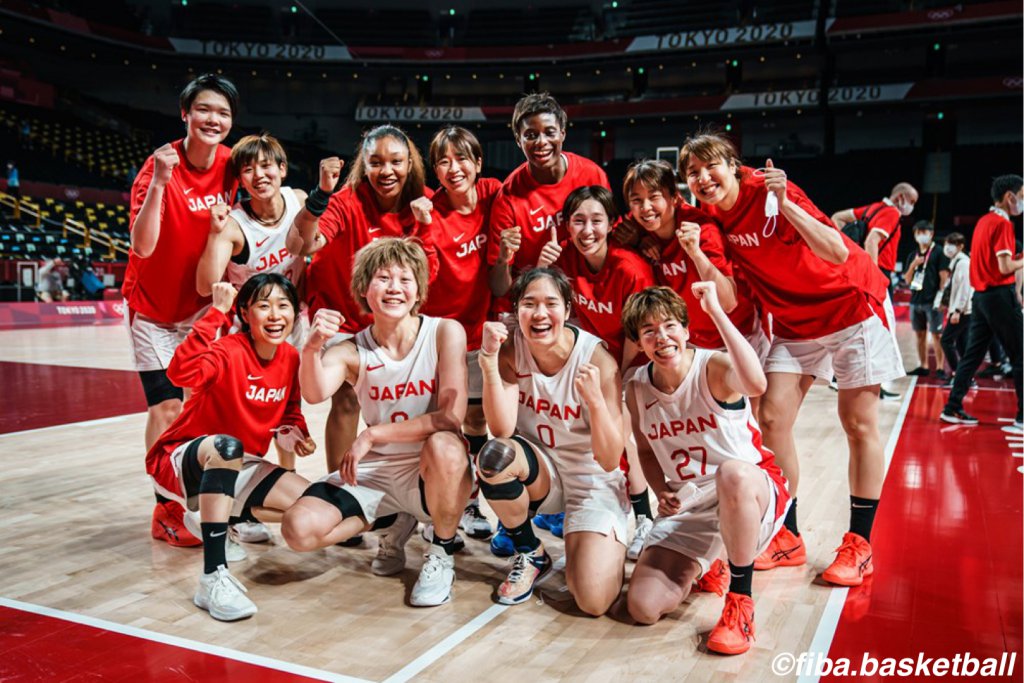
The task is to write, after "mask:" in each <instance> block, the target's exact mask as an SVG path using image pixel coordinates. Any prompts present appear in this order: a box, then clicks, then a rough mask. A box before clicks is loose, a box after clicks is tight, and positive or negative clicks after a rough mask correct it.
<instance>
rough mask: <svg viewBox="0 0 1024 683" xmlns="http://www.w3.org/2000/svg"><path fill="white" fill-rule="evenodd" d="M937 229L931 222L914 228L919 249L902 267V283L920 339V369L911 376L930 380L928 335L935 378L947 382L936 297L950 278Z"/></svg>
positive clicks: (918, 223) (912, 325) (915, 329)
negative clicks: (933, 359) (935, 238)
mask: <svg viewBox="0 0 1024 683" xmlns="http://www.w3.org/2000/svg"><path fill="white" fill-rule="evenodd" d="M934 237H935V228H933V227H932V224H931V223H929V222H928V221H918V222H917V223H915V224H914V241H915V242H916V243H917V249H916V250H915V251H913V252H911V253H910V254H909V255H908V256H907V259H906V263H905V264H904V266H903V280H904V282H906V283H907V285H908V286H909V287H910V326H911V327H912V328H913V330H914V334H916V335H917V358H918V362H919V366H918V367H917V368H915V369H913V370H908V371H907V374H908V375H916V376H917V377H927V376H928V375H929V374H931V371H930V370H929V369H928V334H929V333H930V334H931V337H932V347H933V348H934V349H935V376H936V377H938V378H939V379H940V380H942V379H946V373H945V370H944V369H943V354H942V311H941V310H939V305H938V303H939V302H938V299H937V296H936V295H937V294H938V293H939V292H940V291H941V290H942V288H943V287H945V286H946V278H948V277H949V259H948V258H946V257H945V255H944V254H943V253H942V248H941V247H939V245H937V244H936V243H935V240H934Z"/></svg>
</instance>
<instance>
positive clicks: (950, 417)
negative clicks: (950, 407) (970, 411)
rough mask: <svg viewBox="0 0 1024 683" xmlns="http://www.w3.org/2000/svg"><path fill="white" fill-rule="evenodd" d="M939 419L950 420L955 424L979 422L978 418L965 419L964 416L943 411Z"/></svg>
mask: <svg viewBox="0 0 1024 683" xmlns="http://www.w3.org/2000/svg"><path fill="white" fill-rule="evenodd" d="M939 419H940V420H942V421H943V422H948V423H949V424H954V425H976V424H978V420H976V419H975V420H964V419H963V418H960V417H957V416H956V415H947V414H946V413H942V414H941V415H939Z"/></svg>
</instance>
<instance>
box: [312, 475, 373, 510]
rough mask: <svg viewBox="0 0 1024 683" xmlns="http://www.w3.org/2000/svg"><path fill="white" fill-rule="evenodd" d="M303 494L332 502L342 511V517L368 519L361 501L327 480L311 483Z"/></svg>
mask: <svg viewBox="0 0 1024 683" xmlns="http://www.w3.org/2000/svg"><path fill="white" fill-rule="evenodd" d="M302 496H303V497H306V496H309V497H310V498H319V499H320V500H322V501H325V502H327V503H330V504H331V505H333V506H334V507H336V508H338V511H339V512H341V516H342V519H348V518H349V517H362V518H363V519H366V513H365V512H363V506H362V505H360V504H359V501H358V500H356V499H355V496H353V495H352V494H351V493H349V492H348V491H346V490H345V489H342V488H338V487H337V486H332V485H331V484H328V483H327V482H326V481H318V482H316V483H313V484H310V485H309V488H307V489H306V490H305V491H304V492H303V494H302Z"/></svg>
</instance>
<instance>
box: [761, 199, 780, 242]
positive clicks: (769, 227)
mask: <svg viewBox="0 0 1024 683" xmlns="http://www.w3.org/2000/svg"><path fill="white" fill-rule="evenodd" d="M778 223H779V198H778V197H776V196H775V193H774V192H769V193H768V194H767V195H765V198H764V229H763V230H762V231H761V234H763V235H764V236H765V237H771V236H772V235H774V234H775V226H777V225H778Z"/></svg>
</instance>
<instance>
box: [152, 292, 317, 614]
mask: <svg viewBox="0 0 1024 683" xmlns="http://www.w3.org/2000/svg"><path fill="white" fill-rule="evenodd" d="M234 299H235V289H234V287H233V286H232V285H230V284H228V283H226V282H219V283H217V284H215V285H213V306H212V307H211V308H210V310H209V311H207V313H206V315H204V316H203V317H202V318H201V319H200V320H199V321H198V322H196V323H195V326H194V327H193V328H192V332H190V333H189V335H188V337H186V339H185V341H184V342H182V344H181V346H179V347H178V349H177V350H176V351H175V352H174V357H173V359H172V360H171V363H170V365H168V367H167V376H168V378H169V379H170V380H171V381H172V382H174V384H175V386H179V387H188V388H190V389H192V391H193V393H192V398H191V399H189V401H188V402H187V403H186V404H185V409H184V410H183V411H182V413H181V415H179V416H178V418H177V419H176V420H175V421H174V422H173V423H172V424H171V426H170V427H169V428H168V429H167V431H166V432H164V433H163V435H162V436H161V437H160V438H159V439H158V440H157V442H156V444H154V445H153V448H152V449H151V450H150V451H149V453H148V454H147V456H146V470H147V471H148V472H149V475H150V476H151V477H152V478H153V482H154V485H155V486H156V490H157V492H158V493H160V494H161V495H163V496H166V497H168V498H170V499H172V500H176V501H178V502H179V503H181V504H183V505H185V506H186V507H187V508H188V509H189V510H190V511H191V513H186V516H185V521H186V524H189V523H190V522H191V521H194V512H195V511H196V510H198V511H199V516H200V519H201V522H200V527H201V529H191V528H190V531H192V532H193V533H194V534H195V535H196V536H201V537H202V539H203V565H204V571H203V575H202V577H201V578H200V579H199V590H197V591H196V594H195V598H193V602H195V604H196V605H197V606H198V607H201V608H202V609H205V610H207V611H208V612H209V613H210V615H211V616H212V617H213V618H215V619H219V620H221V621H234V620H236V619H244V618H245V617H250V616H252V615H253V614H255V613H256V605H254V604H253V602H252V601H251V600H249V598H247V597H246V596H245V593H246V589H245V587H244V586H242V584H241V583H240V582H239V581H238V579H236V578H235V577H233V576H232V575H231V573H230V572H229V571H228V568H227V565H228V562H227V557H226V542H227V533H228V523H229V521H236V522H237V521H263V522H278V521H280V520H281V513H282V512H283V511H284V510H286V509H288V507H290V506H291V505H292V504H293V503H294V502H295V501H296V500H298V498H299V496H301V495H302V492H303V491H304V490H305V488H306V486H307V485H308V484H309V482H307V481H306V480H305V479H303V478H302V477H300V476H299V475H297V474H295V473H294V472H289V471H287V470H285V469H282V468H281V467H278V466H277V465H274V464H273V463H270V462H267V461H265V460H264V459H263V457H262V454H264V453H266V451H267V448H268V447H269V446H270V439H271V436H272V435H273V434H276V440H277V442H278V443H280V444H281V445H282V446H284V447H285V448H288V449H289V450H294V452H295V453H296V454H297V455H300V456H304V455H309V454H310V453H312V452H313V450H314V449H315V448H316V446H315V444H314V443H313V440H312V439H310V438H309V437H308V436H306V434H307V433H308V430H307V429H306V420H305V418H304V417H303V416H302V411H301V400H300V395H299V386H298V371H299V354H298V352H297V351H296V350H295V349H294V348H292V346H291V345H290V344H286V343H285V341H286V340H287V339H288V335H289V334H290V333H291V331H292V326H293V325H294V324H295V311H296V310H297V309H298V305H299V297H298V294H297V293H296V291H295V287H294V286H293V285H292V283H291V282H289V281H288V279H287V278H285V277H284V276H282V275H278V274H276V273H264V274H260V275H256V276H255V277H253V278H251V279H249V280H248V281H247V282H246V283H245V284H244V285H243V286H242V289H241V291H240V292H239V293H238V305H237V307H236V313H237V315H238V318H239V319H240V320H241V321H242V330H241V331H240V332H238V333H236V334H230V335H227V336H226V337H222V338H220V339H217V333H218V332H221V331H226V330H227V329H228V328H229V327H230V326H231V323H232V319H231V316H230V311H231V305H232V303H233V302H234ZM200 531H201V533H200Z"/></svg>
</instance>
